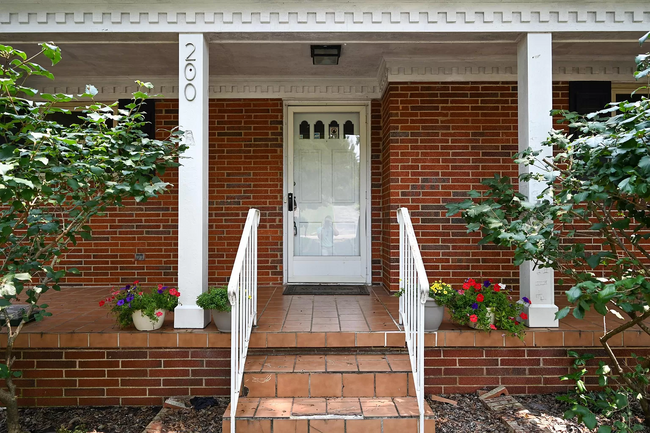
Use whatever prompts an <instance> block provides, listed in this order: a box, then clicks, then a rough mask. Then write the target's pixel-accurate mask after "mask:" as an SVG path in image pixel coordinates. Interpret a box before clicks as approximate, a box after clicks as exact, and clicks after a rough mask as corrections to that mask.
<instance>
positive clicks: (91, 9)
mask: <svg viewBox="0 0 650 433" xmlns="http://www.w3.org/2000/svg"><path fill="white" fill-rule="evenodd" d="M109 3H110V4H109ZM116 7H120V10H116V9H115V8H116ZM649 25H650V7H649V5H648V2H647V1H633V0H628V1H626V2H612V1H602V0H601V1H591V2H582V1H580V2H577V1H575V2H553V3H547V2H540V1H536V2H534V1H519V2H478V1H470V0H465V1H460V2H448V3H439V2H424V1H420V2H392V3H379V4H378V3H377V2H370V1H363V0H362V1H358V2H344V1H340V0H339V1H332V2H327V3H321V2H304V1H300V2H296V1H285V2H272V1H265V2H259V1H258V2H252V1H247V0H243V1H232V0H229V1H223V2H222V1H219V2H214V1H213V2H210V3H206V2H199V1H194V2H183V4H182V6H179V3H177V2H175V3H164V4H161V3H159V2H155V3H153V2H150V3H148V2H135V3H130V2H125V3H120V4H116V3H114V2H105V1H102V2H99V1H93V0H90V1H82V2H81V1H66V2H60V1H44V0H26V1H21V2H15V1H12V2H11V3H9V4H6V3H5V4H4V5H3V7H2V11H0V31H2V32H3V33H77V32H86V33H88V32H93V33H95V32H98V33H104V32H117V33H122V32H135V33H139V32H179V33H180V32H201V33H223V32H273V33H276V32H309V33H319V32H346V33H349V32H380V33H386V32H433V33H437V32H470V33H476V32H615V31H626V32H629V31H638V32H643V31H647V28H648V26H649Z"/></svg>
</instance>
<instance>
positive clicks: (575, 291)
mask: <svg viewBox="0 0 650 433" xmlns="http://www.w3.org/2000/svg"><path fill="white" fill-rule="evenodd" d="M566 296H567V299H568V300H569V302H571V303H573V302H576V301H577V300H578V299H579V298H580V297H581V296H582V290H580V287H578V286H573V287H571V289H569V290H567V291H566Z"/></svg>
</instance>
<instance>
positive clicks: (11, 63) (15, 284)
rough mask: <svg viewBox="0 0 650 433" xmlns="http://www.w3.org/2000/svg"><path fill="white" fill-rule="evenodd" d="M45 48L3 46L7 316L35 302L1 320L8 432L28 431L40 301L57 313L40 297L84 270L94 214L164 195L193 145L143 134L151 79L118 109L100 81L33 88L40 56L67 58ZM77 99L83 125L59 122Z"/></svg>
mask: <svg viewBox="0 0 650 433" xmlns="http://www.w3.org/2000/svg"><path fill="white" fill-rule="evenodd" d="M40 48H41V50H40V52H39V53H37V54H36V55H35V56H32V57H28V56H27V55H26V54H25V52H23V51H21V50H18V49H14V48H13V47H11V46H8V45H0V258H1V260H0V317H2V316H3V315H2V313H1V310H2V308H4V307H7V306H9V305H11V304H12V303H14V302H15V301H18V300H21V301H26V302H27V303H28V305H29V308H27V309H26V311H25V315H24V316H23V320H22V321H21V323H20V324H19V325H18V326H11V324H10V323H9V318H8V315H7V314H6V313H5V314H4V317H2V319H3V320H4V321H5V324H6V328H5V329H6V332H7V338H6V340H5V341H6V349H5V351H4V367H3V368H0V377H1V378H3V379H5V384H6V387H5V388H4V389H0V402H1V403H2V404H4V405H5V406H6V408H7V412H6V413H7V428H8V431H9V433H18V432H19V431H20V426H19V420H18V405H17V401H16V385H15V383H14V381H13V378H14V377H15V376H16V374H18V373H17V372H15V371H14V370H13V368H12V367H13V364H14V360H15V358H14V355H13V351H12V350H13V347H14V343H15V341H16V338H17V337H18V335H19V334H20V332H21V330H22V328H23V325H24V324H25V320H26V318H27V317H29V315H30V314H31V313H32V311H34V308H35V307H38V310H37V311H36V316H35V318H36V320H42V319H43V318H44V317H46V316H49V315H50V313H49V312H48V311H47V305H45V304H42V303H39V298H40V297H41V295H42V294H43V293H45V292H47V291H48V290H50V289H54V290H60V286H59V281H60V280H61V278H63V277H64V276H65V275H66V272H70V273H75V272H77V271H76V270H75V269H67V270H66V269H61V268H60V267H59V266H58V264H59V262H60V260H61V259H62V258H63V257H64V256H65V254H66V253H67V252H68V251H69V250H70V249H71V248H73V247H74V246H75V245H77V242H79V241H80V240H83V239H90V238H91V235H92V228H91V226H90V225H89V222H90V219H91V218H92V217H93V216H95V215H97V214H101V213H102V212H104V211H105V210H106V209H107V207H109V206H111V207H115V206H121V205H122V204H123V203H124V201H125V200H127V199H135V200H136V201H138V202H145V201H147V200H148V199H149V198H152V197H156V196H157V195H158V194H161V193H163V192H165V191H166V190H167V188H168V187H169V184H168V183H167V182H164V181H162V180H161V179H160V177H159V176H160V175H162V174H163V173H164V172H165V170H167V169H169V168H172V167H177V166H178V165H179V163H178V159H179V156H180V154H181V153H182V152H183V151H184V150H185V149H186V146H184V145H182V144H180V138H181V135H180V133H179V132H178V131H174V132H172V133H170V135H169V137H168V138H167V139H165V140H154V139H150V138H149V137H147V136H146V134H145V133H144V132H142V130H141V127H142V126H143V125H144V122H145V121H144V116H143V114H142V112H141V107H142V104H143V101H144V100H146V99H147V98H148V94H147V93H146V91H147V90H149V89H151V88H152V87H153V86H152V85H151V84H150V83H143V82H140V81H138V82H137V83H138V85H139V90H138V91H137V92H135V93H134V94H133V98H134V102H132V103H131V104H128V105H127V106H126V107H125V108H124V109H118V110H117V111H116V108H117V103H114V104H109V105H107V104H103V103H100V102H97V101H95V99H94V98H95V96H96V95H97V93H98V92H97V89H96V88H95V87H93V86H91V85H87V86H86V90H85V93H84V94H82V95H78V96H77V97H75V96H72V95H66V94H62V93H58V94H47V93H41V94H39V93H38V92H37V90H36V89H33V88H31V87H29V86H27V85H26V83H29V78H30V77H31V76H43V77H47V78H50V79H52V78H53V75H52V73H51V72H49V71H48V70H47V69H45V68H44V67H42V66H40V65H39V64H37V63H35V62H34V60H35V58H36V57H37V56H40V55H42V56H45V57H46V58H48V59H49V60H50V61H51V63H52V65H54V64H56V63H58V62H59V61H60V60H61V50H60V49H59V48H58V47H57V46H55V45H54V44H52V43H44V44H41V45H40ZM73 101H77V102H78V103H79V108H78V109H77V110H79V111H81V115H80V116H78V119H77V121H76V123H74V124H72V125H70V126H63V125H60V124H58V123H57V122H56V121H54V120H51V119H52V116H51V115H52V114H56V113H68V114H69V113H70V111H68V110H66V109H63V108H60V107H59V106H58V105H60V104H61V103H70V102H73Z"/></svg>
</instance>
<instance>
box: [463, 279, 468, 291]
mask: <svg viewBox="0 0 650 433" xmlns="http://www.w3.org/2000/svg"><path fill="white" fill-rule="evenodd" d="M463 289H465V290H468V289H469V283H468V282H467V281H465V282H464V283H463Z"/></svg>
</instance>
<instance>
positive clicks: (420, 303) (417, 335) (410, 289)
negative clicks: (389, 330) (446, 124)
mask: <svg viewBox="0 0 650 433" xmlns="http://www.w3.org/2000/svg"><path fill="white" fill-rule="evenodd" d="M397 221H398V222H399V288H400V292H401V296H400V298H399V316H400V322H401V323H403V324H404V333H405V335H406V346H407V347H408V351H409V358H410V360H411V370H413V381H414V382H415V395H416V398H417V400H418V410H419V412H420V433H424V404H425V403H424V304H425V303H426V302H427V298H428V296H429V280H428V279H427V274H426V271H425V270H424V263H423V262H422V256H421V255H420V248H419V247H418V241H417V239H416V237H415V232H414V231H413V225H412V224H411V217H410V216H409V212H408V209H406V208H399V209H398V210H397Z"/></svg>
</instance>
